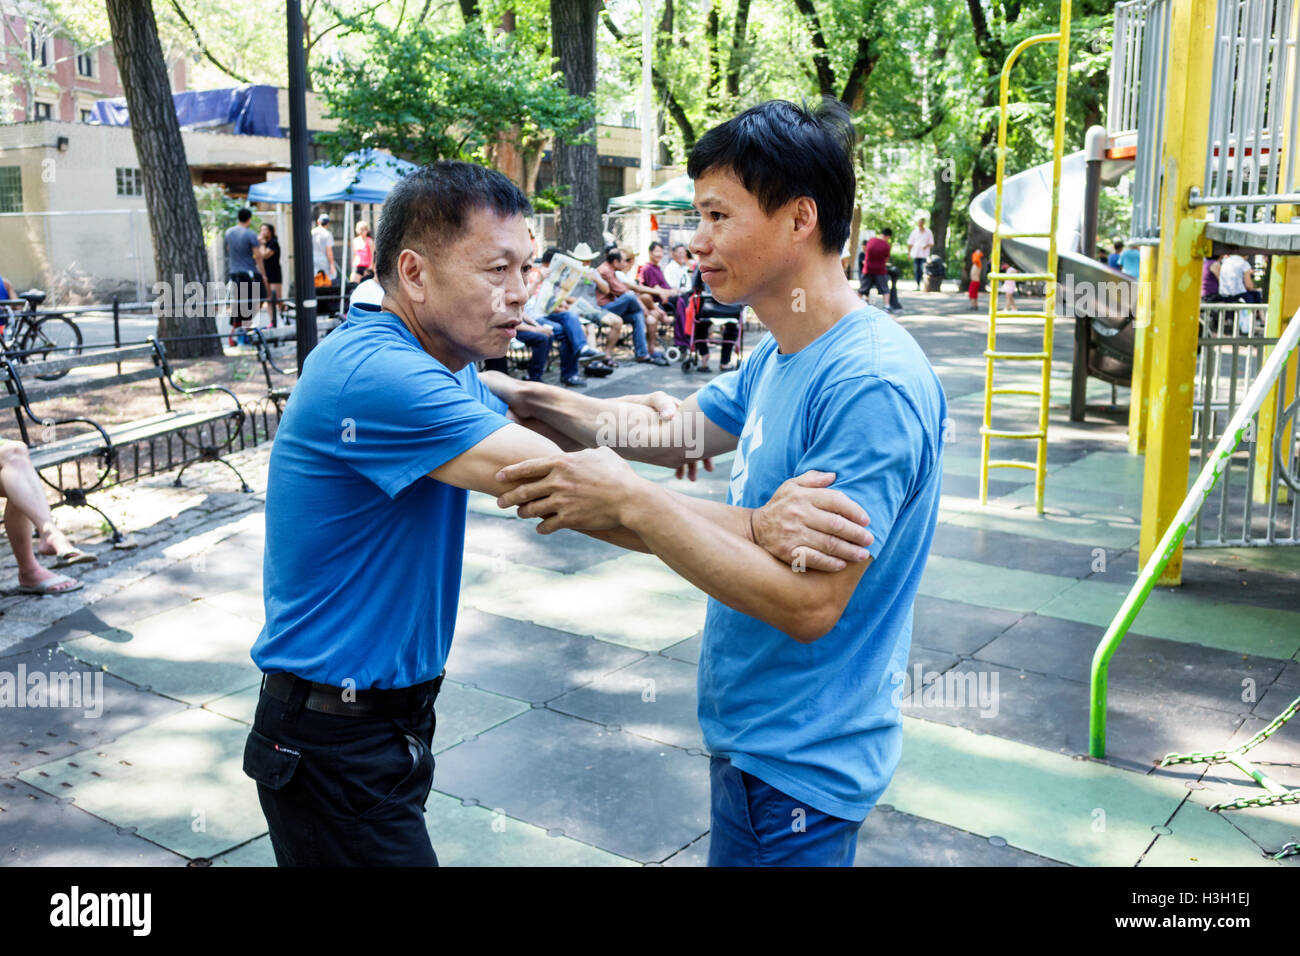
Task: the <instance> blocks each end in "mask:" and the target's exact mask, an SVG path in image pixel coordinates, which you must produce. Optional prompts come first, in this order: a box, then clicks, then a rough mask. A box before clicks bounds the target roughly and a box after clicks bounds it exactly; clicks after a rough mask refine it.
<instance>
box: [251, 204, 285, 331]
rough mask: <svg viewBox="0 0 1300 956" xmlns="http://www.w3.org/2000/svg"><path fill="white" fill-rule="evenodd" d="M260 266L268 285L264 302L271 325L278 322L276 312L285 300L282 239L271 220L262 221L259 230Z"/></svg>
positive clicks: (264, 290) (264, 291)
mask: <svg viewBox="0 0 1300 956" xmlns="http://www.w3.org/2000/svg"><path fill="white" fill-rule="evenodd" d="M257 239H258V242H260V243H261V249H260V250H259V252H258V266H259V267H260V268H261V270H262V275H263V279H264V281H265V282H266V287H265V288H264V289H263V290H262V291H263V304H264V305H266V306H267V312H268V314H269V315H270V317H271V325H273V326H274V325H275V324H276V314H277V313H278V312H279V309H280V303H281V302H283V301H284V272H283V270H282V269H281V267H280V240H279V239H277V238H276V235H275V226H273V225H271V224H270V223H269V222H264V223H262V227H261V229H259V230H258V237H257Z"/></svg>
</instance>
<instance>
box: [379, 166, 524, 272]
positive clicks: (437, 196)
mask: <svg viewBox="0 0 1300 956" xmlns="http://www.w3.org/2000/svg"><path fill="white" fill-rule="evenodd" d="M474 209H486V210H490V211H491V212H494V213H496V214H497V215H499V216H514V215H520V216H527V215H529V214H530V213H532V211H533V207H532V205H531V204H530V203H529V202H528V197H527V196H525V195H524V194H523V192H522V191H520V189H519V187H518V186H516V185H515V184H514V183H512V182H511V181H510V180H509V179H507V178H506V177H505V176H504V175H502V174H501V173H499V172H497V171H496V170H495V169H487V168H485V167H483V166H479V165H478V164H477V163H463V162H460V161H458V160H440V161H439V162H436V163H431V164H429V165H428V166H421V167H420V168H419V169H417V170H415V171H414V172H412V173H410V174H408V175H407V176H406V177H405V178H403V179H402V180H401V181H400V182H398V184H397V185H396V186H394V187H393V189H392V191H391V192H390V193H389V194H388V198H387V199H386V200H384V207H383V211H382V212H381V213H380V219H379V228H377V229H376V230H375V274H376V276H377V278H378V279H379V284H380V285H382V286H383V287H384V288H385V289H393V288H396V285H395V284H393V285H390V284H389V282H390V281H392V280H395V279H396V272H397V257H398V256H399V255H401V253H402V250H403V249H414V250H416V251H418V252H420V253H422V254H424V255H430V254H432V253H433V252H435V251H437V250H438V249H439V248H441V247H442V246H444V245H445V244H447V243H451V242H455V241H456V240H457V239H459V238H460V237H461V236H462V235H463V234H464V232H465V222H466V219H467V218H468V215H469V213H470V211H471V210H474Z"/></svg>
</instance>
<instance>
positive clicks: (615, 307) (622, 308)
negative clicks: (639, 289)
mask: <svg viewBox="0 0 1300 956" xmlns="http://www.w3.org/2000/svg"><path fill="white" fill-rule="evenodd" d="M601 308H602V309H604V310H605V311H606V312H613V313H614V314H615V315H617V316H618V317H619V318H620V319H623V320H624V321H626V320H627V319H629V318H630V319H631V320H632V345H633V347H634V349H635V350H636V357H637V358H645V357H646V356H647V355H649V354H650V350H649V347H648V346H647V345H646V340H645V309H643V308H641V300H640V299H638V298H637V297H636V293H635V292H624V293H623V294H622V295H620V296H619V297H618V298H617V299H615V300H614V301H613V302H609V303H607V304H605V305H602V306H601Z"/></svg>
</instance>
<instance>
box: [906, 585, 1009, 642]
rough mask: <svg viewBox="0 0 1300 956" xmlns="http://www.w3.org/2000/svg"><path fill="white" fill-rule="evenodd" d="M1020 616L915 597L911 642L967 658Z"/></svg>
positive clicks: (953, 602) (986, 608)
mask: <svg viewBox="0 0 1300 956" xmlns="http://www.w3.org/2000/svg"><path fill="white" fill-rule="evenodd" d="M1023 616H1024V615H1023V614H1021V613H1020V612H1018V611H1003V610H1000V609H998V608H991V607H976V606H975V605H973V604H963V603H961V602H960V601H949V600H946V599H944V598H936V597H926V596H925V595H923V594H922V595H917V598H916V608H915V610H914V611H913V615H912V643H913V644H920V645H921V646H923V647H932V648H934V649H936V650H943V651H948V652H949V653H951V654H963V655H966V656H970V655H971V654H974V653H975V652H976V651H977V650H979V649H980V648H981V647H983V646H984V645H985V644H987V643H988V642H989V641H991V640H993V639H994V638H995V637H997V636H998V635H999V634H1001V633H1002V632H1003V631H1005V630H1006V629H1007V628H1009V627H1010V626H1011V625H1012V624H1014V623H1016V621H1018V620H1020V618H1021V617H1023Z"/></svg>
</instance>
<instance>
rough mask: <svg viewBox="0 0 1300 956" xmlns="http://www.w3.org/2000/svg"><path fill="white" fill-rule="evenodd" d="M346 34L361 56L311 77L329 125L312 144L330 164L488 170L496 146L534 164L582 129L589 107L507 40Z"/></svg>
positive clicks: (372, 27) (538, 59)
mask: <svg viewBox="0 0 1300 956" xmlns="http://www.w3.org/2000/svg"><path fill="white" fill-rule="evenodd" d="M354 26H355V29H356V30H357V31H358V32H360V31H362V30H364V33H365V36H366V39H367V44H366V47H365V48H364V50H363V51H362V53H361V54H360V55H358V56H355V57H351V56H340V57H338V58H336V59H334V60H330V61H328V62H326V63H324V64H322V65H320V66H318V67H317V68H316V78H317V86H318V89H319V90H320V92H321V94H322V95H323V96H324V98H325V101H326V104H327V107H328V111H329V115H330V117H331V118H333V119H336V120H337V121H338V124H339V126H338V129H337V130H336V131H333V132H329V133H321V134H319V135H318V137H317V142H318V143H320V144H321V145H323V146H324V147H326V149H327V150H328V152H329V154H330V157H331V159H333V160H334V161H336V162H337V161H339V160H341V159H342V157H343V155H344V154H346V153H348V152H350V151H352V150H355V149H359V148H362V147H375V148H379V149H386V150H389V151H390V152H392V153H394V154H395V155H397V156H400V157H402V158H404V159H409V160H410V161H412V162H415V163H421V164H423V163H429V162H433V161H435V160H438V159H467V160H475V161H478V162H484V163H491V162H492V161H493V159H494V156H495V153H496V151H497V150H498V149H499V148H500V146H501V143H502V142H503V140H504V141H506V142H508V143H509V145H511V146H513V147H514V148H515V149H517V150H519V152H520V153H522V154H524V155H525V157H527V156H529V155H534V156H535V155H537V154H539V153H540V151H541V150H542V148H543V147H544V145H545V143H546V141H547V139H548V138H549V137H550V136H551V135H552V134H554V135H557V136H564V137H568V136H570V134H571V133H572V131H573V130H575V129H579V128H581V126H582V124H583V123H589V122H590V120H591V115H592V108H591V104H590V103H589V102H588V101H586V100H583V99H579V98H576V97H572V96H569V95H568V94H567V93H566V92H565V91H564V88H563V86H562V84H561V83H560V82H559V80H558V77H557V76H556V74H554V73H553V72H552V71H551V68H550V63H549V58H548V57H546V56H542V55H539V53H538V51H537V49H536V47H535V46H534V45H531V44H529V43H527V42H524V43H521V42H518V41H517V39H516V38H515V37H514V36H513V34H507V33H502V34H497V35H495V36H489V35H488V34H487V33H486V32H485V30H484V28H483V27H482V25H480V24H479V23H471V24H469V25H468V26H466V27H464V28H463V29H460V30H458V31H456V32H454V33H447V34H440V33H438V32H436V31H435V30H434V29H433V28H431V27H429V26H427V25H426V24H423V23H411V22H408V23H406V24H404V25H403V26H401V27H398V28H390V27H386V26H383V25H382V24H377V23H364V24H363V23H361V22H359V21H358V22H355V23H354Z"/></svg>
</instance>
